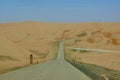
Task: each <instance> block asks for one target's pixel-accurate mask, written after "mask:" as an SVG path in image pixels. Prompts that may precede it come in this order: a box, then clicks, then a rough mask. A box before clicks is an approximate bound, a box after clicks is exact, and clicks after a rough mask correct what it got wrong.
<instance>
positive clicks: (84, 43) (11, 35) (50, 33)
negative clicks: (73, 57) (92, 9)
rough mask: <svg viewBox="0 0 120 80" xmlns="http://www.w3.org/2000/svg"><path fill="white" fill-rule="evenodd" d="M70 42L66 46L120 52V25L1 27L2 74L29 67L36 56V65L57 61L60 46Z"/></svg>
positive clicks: (17, 24) (21, 24) (24, 24)
mask: <svg viewBox="0 0 120 80" xmlns="http://www.w3.org/2000/svg"><path fill="white" fill-rule="evenodd" d="M70 38H71V40H68V41H66V42H65V44H66V45H67V46H73V47H85V48H95V49H110V50H117V51H119V50H120V23H71V24H70V23H45V22H33V21H26V22H13V23H1V24H0V71H2V70H4V69H8V68H10V67H15V66H24V65H28V64H29V56H30V54H33V56H34V63H36V62H37V61H38V62H43V61H47V60H51V59H54V58H55V57H56V55H57V54H56V53H57V49H58V45H57V42H58V41H59V40H65V39H70ZM72 39H73V40H72ZM105 55H106V54H105ZM114 55H116V54H114ZM117 55H118V54H117ZM103 56H104V55H103ZM111 56H112V55H111ZM119 56H120V55H119ZM106 57H109V55H106ZM113 57H114V56H113ZM93 58H94V57H93ZM111 59H112V57H111ZM91 60H92V59H91ZM93 60H94V59H93ZM96 60H97V59H96ZM119 60H120V59H119ZM119 60H118V61H119ZM85 62H87V61H85ZM119 63H120V61H119ZM94 64H96V62H95V63H94ZM98 64H99V63H98ZM119 66H120V65H119ZM105 67H106V66H105ZM113 67H114V66H112V68H113ZM110 68H111V67H110Z"/></svg>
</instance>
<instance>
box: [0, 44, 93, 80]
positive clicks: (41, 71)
mask: <svg viewBox="0 0 120 80" xmlns="http://www.w3.org/2000/svg"><path fill="white" fill-rule="evenodd" d="M0 80H91V79H90V78H89V77H87V76H86V75H85V74H83V73H82V72H81V71H79V70H78V69H76V68H75V67H73V66H72V65H71V64H69V63H68V62H66V61H65V60H64V43H63V42H61V43H60V44H59V50H58V56H57V59H56V60H54V61H49V62H45V63H41V64H38V65H33V66H31V67H27V68H24V69H20V70H17V71H13V72H9V73H6V74H3V75H0Z"/></svg>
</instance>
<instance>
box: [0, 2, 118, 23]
mask: <svg viewBox="0 0 120 80" xmlns="http://www.w3.org/2000/svg"><path fill="white" fill-rule="evenodd" d="M26 20H33V21H42V22H98V21H100V22H120V0H0V22H17V21H26Z"/></svg>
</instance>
